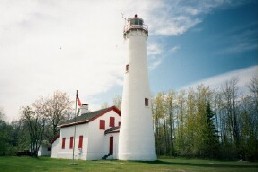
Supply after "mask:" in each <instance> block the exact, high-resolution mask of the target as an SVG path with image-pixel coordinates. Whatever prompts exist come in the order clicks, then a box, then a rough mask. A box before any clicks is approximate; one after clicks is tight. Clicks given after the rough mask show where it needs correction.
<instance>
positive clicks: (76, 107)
mask: <svg viewBox="0 0 258 172" xmlns="http://www.w3.org/2000/svg"><path fill="white" fill-rule="evenodd" d="M77 101H78V90H76V100H75V118H74V123H75V125H74V135H73V164H75V163H74V149H75V137H76V122H77V121H76V120H77Z"/></svg>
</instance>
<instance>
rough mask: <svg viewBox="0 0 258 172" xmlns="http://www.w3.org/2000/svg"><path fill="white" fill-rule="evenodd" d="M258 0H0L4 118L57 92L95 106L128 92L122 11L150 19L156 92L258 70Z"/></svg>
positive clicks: (243, 77)
mask: <svg viewBox="0 0 258 172" xmlns="http://www.w3.org/2000/svg"><path fill="white" fill-rule="evenodd" d="M257 9H258V2H256V1H255V0H237V1H236V0H141V1H135V0H123V1H122V0H95V1H90V0H73V1H72V0H61V1H60V0H23V1H21V0H0V108H1V109H2V110H3V111H4V113H5V116H6V120H7V121H12V120H17V119H19V116H20V108H21V107H22V106H26V105H30V104H32V103H33V102H34V101H35V100H36V99H38V98H39V97H40V96H43V97H48V96H50V95H52V94H53V92H54V91H56V90H60V91H63V92H66V93H68V95H69V96H70V98H71V99H75V94H76V90H79V97H80V100H81V102H82V103H88V104H89V108H90V110H97V109H99V108H100V107H101V105H102V104H104V103H105V102H107V103H109V104H110V105H111V104H112V99H113V97H115V96H117V95H121V94H122V84H123V75H124V66H125V46H124V40H123V36H122V32H123V26H124V24H125V19H124V18H130V17H133V16H134V15H135V14H138V16H139V17H141V18H143V19H144V22H145V24H146V25H147V26H148V30H149V37H148V47H147V51H148V52H147V54H148V71H149V83H150V88H151V92H152V94H153V95H155V94H156V93H157V92H161V91H168V90H170V89H174V90H180V89H183V88H188V87H193V86H196V85H199V84H201V83H203V84H205V85H209V86H211V87H218V86H220V85H221V84H223V82H225V81H226V80H229V79H231V78H232V77H238V80H239V81H238V83H239V86H241V87H245V86H246V85H248V83H249V81H250V79H251V78H252V77H254V76H257V75H258V29H257V28H258V10H257Z"/></svg>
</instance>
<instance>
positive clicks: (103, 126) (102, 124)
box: [99, 120, 105, 130]
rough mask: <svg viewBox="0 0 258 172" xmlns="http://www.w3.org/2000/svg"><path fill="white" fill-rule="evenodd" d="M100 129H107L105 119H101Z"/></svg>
mask: <svg viewBox="0 0 258 172" xmlns="http://www.w3.org/2000/svg"><path fill="white" fill-rule="evenodd" d="M99 129H103V130H105V121H104V120H100V121H99Z"/></svg>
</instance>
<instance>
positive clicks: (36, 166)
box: [0, 156, 258, 172]
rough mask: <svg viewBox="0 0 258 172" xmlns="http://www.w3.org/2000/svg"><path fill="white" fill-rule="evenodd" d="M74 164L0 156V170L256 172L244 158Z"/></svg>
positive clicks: (56, 160) (68, 161)
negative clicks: (238, 159)
mask: <svg viewBox="0 0 258 172" xmlns="http://www.w3.org/2000/svg"><path fill="white" fill-rule="evenodd" d="M75 162H76V163H77V165H71V163H72V160H64V159H51V158H49V157H41V158H31V157H11V156H9V157H5V156H3V157H0V171H1V172H6V171H7V172H8V171H10V172H14V171H24V172H29V171H60V172H67V171H97V172H105V171H119V172H120V171H121V172H124V171H146V172H149V171H166V172H169V171H175V172H188V171H209V172H213V171H214V172H215V171H216V172H217V171H218V172H220V171H225V172H230V171H232V172H238V171H245V172H251V171H255V172H257V171H258V163H250V162H243V161H237V162H236V161H234V162H233V161H210V160H200V159H178V158H176V159H159V160H158V161H155V162H136V161H118V160H112V161H110V160H105V161H104V160H99V161H81V160H79V161H78V160H76V161H75Z"/></svg>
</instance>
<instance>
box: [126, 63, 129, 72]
mask: <svg viewBox="0 0 258 172" xmlns="http://www.w3.org/2000/svg"><path fill="white" fill-rule="evenodd" d="M125 71H126V72H129V64H127V65H126V66H125Z"/></svg>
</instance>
